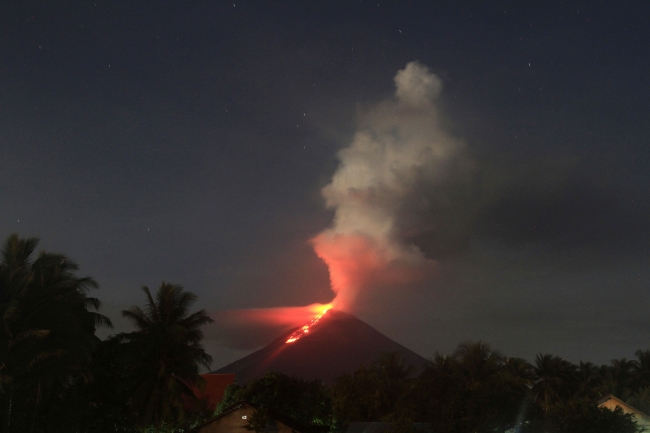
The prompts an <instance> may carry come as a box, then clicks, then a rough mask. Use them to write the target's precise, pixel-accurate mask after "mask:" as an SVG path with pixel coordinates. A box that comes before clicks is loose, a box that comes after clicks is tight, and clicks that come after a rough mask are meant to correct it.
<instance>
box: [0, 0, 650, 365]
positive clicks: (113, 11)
mask: <svg viewBox="0 0 650 433" xmlns="http://www.w3.org/2000/svg"><path fill="white" fill-rule="evenodd" d="M233 1H234V3H233ZM533 3H534V4H533ZM649 19H650V3H648V2H647V1H622V2H613V1H612V2H593V1H585V2H566V1H562V2H559V1H548V2H520V1H503V2H483V1H476V2H470V1H453V2H452V1H448V2H432V1H431V2H430V1H422V2H415V1H413V2H409V1H390V2H387V1H385V0H381V1H379V2H377V0H373V1H367V0H362V1H352V0H351V1H345V2H344V1H323V2H308V1H277V2H276V1H273V2H271V1H268V2H263V1H250V0H244V1H241V0H232V1H231V2H223V1H195V2H171V1H159V2H139V1H110V2H109V1H97V2H93V1H83V2H81V1H79V2H75V1H67V2H37V1H23V0H21V1H17V0H16V1H8V2H3V4H2V5H1V6H0V235H1V236H2V237H6V236H8V235H9V234H11V233H13V232H17V233H19V234H20V235H21V236H38V237H40V239H41V244H40V248H42V249H45V250H47V251H52V252H62V253H64V254H66V255H67V256H68V257H70V258H71V259H73V260H74V261H76V262H78V263H79V264H80V267H81V269H80V274H82V275H90V276H92V277H94V278H95V279H96V280H97V281H98V282H99V284H100V286H101V288H100V290H98V291H97V292H95V293H94V295H95V296H97V297H98V298H99V299H100V300H101V301H102V302H103V304H104V306H103V309H102V312H103V313H104V314H106V315H108V316H109V317H110V318H111V319H112V320H113V322H114V323H115V324H116V329H115V330H113V331H110V332H113V333H114V332H120V331H125V330H129V329H130V328H129V325H128V323H126V322H125V321H123V319H121V318H120V315H119V312H120V311H121V310H122V309H125V308H127V307H129V306H131V305H135V304H142V303H143V301H144V296H143V294H142V292H141V291H140V286H142V285H147V286H149V287H150V288H152V289H155V288H157V287H158V286H159V285H160V283H161V281H163V280H164V281H168V282H172V283H176V284H180V285H183V286H184V287H185V288H186V289H188V290H190V291H192V292H194V293H196V294H197V295H199V301H198V302H197V304H196V305H195V306H196V308H205V309H206V310H207V311H209V312H210V313H211V314H212V315H213V316H214V317H215V318H217V319H219V318H220V317H221V316H222V315H223V312H226V311H232V310H239V309H249V308H256V309H257V308H271V307H286V306H304V305H308V304H312V303H315V302H321V303H327V302H330V301H331V300H332V298H333V297H334V293H333V292H332V290H331V289H330V281H329V276H328V268H327V266H326V265H325V264H324V263H323V261H321V260H320V259H319V258H318V257H317V255H316V254H315V252H314V249H313V247H312V244H311V243H310V239H313V238H314V237H315V236H317V235H318V234H319V233H321V232H323V231H324V230H326V229H328V228H330V227H332V224H333V218H334V217H335V213H336V208H332V207H330V208H327V207H326V200H325V198H324V196H323V193H322V192H321V190H322V189H323V188H324V187H326V186H327V185H328V184H330V182H331V181H332V178H333V176H334V175H335V173H337V170H340V169H341V168H342V167H343V166H344V165H345V164H346V163H345V162H342V161H343V159H344V157H343V156H342V155H345V151H344V152H343V153H340V151H341V149H345V148H348V147H349V146H351V145H352V143H353V142H355V140H356V138H355V137H358V136H359V135H358V134H359V132H363V131H366V132H368V131H370V132H369V134H370V136H372V137H375V138H377V137H380V138H377V139H381V137H382V134H384V135H383V136H391V137H393V138H392V139H394V140H395V145H396V146H398V147H399V146H400V145H401V141H400V140H402V138H403V137H402V136H401V135H400V131H407V132H408V131H411V132H413V131H415V132H417V133H421V132H422V131H424V133H423V134H424V135H425V136H426V137H427V138H426V139H431V140H433V141H435V143H438V141H436V140H438V139H440V140H442V141H443V142H444V143H447V144H445V146H446V147H445V146H443V147H442V148H444V149H445V151H446V152H447V153H446V154H445V156H444V157H440V158H439V159H437V160H436V161H437V162H436V163H435V164H434V163H430V164H429V163H427V162H426V161H425V162H424V163H423V164H421V165H418V166H417V167H415V168H414V169H413V170H412V171H410V170H406V169H405V170H402V171H400V173H398V174H400V176H401V175H404V176H406V175H408V176H411V174H413V176H414V177H413V178H410V177H409V179H410V180H403V179H402V177H400V179H402V180H400V182H402V181H403V183H401V184H400V185H402V186H404V185H406V186H407V187H405V188H403V189H402V190H400V191H401V192H400V194H401V195H399V197H398V198H397V199H395V197H394V195H390V194H389V195H388V196H386V197H383V196H382V197H383V198H379V199H377V200H378V202H381V203H382V206H384V207H383V208H382V209H384V210H385V209H388V208H390V218H389V219H390V221H391V230H390V238H391V242H394V243H395V244H396V245H401V246H402V247H404V248H411V249H414V250H417V251H419V253H421V255H422V256H423V257H425V259H424V260H425V261H426V263H428V264H430V265H431V267H432V268H433V270H432V271H431V272H427V273H426V275H424V276H423V277H422V278H420V279H418V280H417V281H415V280H409V281H400V280H399V279H396V280H390V279H384V278H383V277H381V275H380V276H378V277H377V278H376V280H382V281H380V282H377V281H375V282H373V283H368V284H367V286H368V287H364V289H363V290H360V291H359V293H358V295H357V297H356V300H355V302H354V303H352V304H350V306H349V308H348V309H349V311H351V312H352V313H354V314H356V315H357V316H358V317H359V318H361V319H362V320H364V321H366V322H367V323H369V324H370V325H372V326H373V327H375V328H376V329H378V330H379V331H381V332H383V333H385V334H386V335H387V336H389V337H391V338H393V339H394V340H396V341H398V342H399V343H401V344H403V345H405V346H407V347H409V348H410V349H412V350H414V351H416V352H418V353H419V354H421V355H423V356H426V357H430V356H432V355H433V354H434V352H435V351H439V352H441V353H448V352H450V351H451V350H453V348H454V347H455V346H456V345H457V344H458V343H460V342H462V341H466V340H473V341H476V340H479V339H480V340H483V341H486V342H488V343H490V344H491V345H492V346H493V347H495V348H497V349H499V350H501V351H502V352H503V353H505V354H507V355H510V356H521V357H525V358H527V359H528V360H532V359H533V357H534V355H535V354H536V353H538V352H544V353H553V354H555V355H559V356H562V357H565V358H567V359H569V360H571V361H574V362H577V361H579V360H581V359H582V360H589V361H592V362H597V363H605V362H608V361H609V360H610V359H612V358H620V357H628V358H631V357H633V355H634V351H635V350H636V349H645V348H648V347H650V332H649V331H650V314H648V311H649V307H650V290H649V289H650V266H649V265H650V260H649V259H650V197H649V195H648V187H649V186H650V171H649V170H648V166H649V164H650V138H649V137H650V120H649V119H650V50H649V47H650V26H649V25H648V22H649ZM411 62H418V63H411ZM409 64H410V65H411V66H410V67H411V68H415V70H417V71H419V73H420V74H421V76H423V77H429V78H431V79H432V80H434V81H435V83H437V84H436V85H438V84H440V85H441V86H440V88H437V87H436V89H437V90H436V92H435V94H433V93H431V95H430V96H431V99H430V105H427V107H428V108H426V109H420V108H421V107H420V108H417V107H416V108H414V109H413V110H415V112H417V113H416V115H413V116H415V117H409V116H410V115H409V114H408V113H412V112H414V111H413V110H411V111H409V110H410V109H407V108H408V107H407V108H404V107H403V106H402V105H400V104H402V102H400V101H402V100H400V96H399V90H398V93H397V96H396V81H395V77H396V75H397V74H398V71H404V70H406V69H405V68H407V65H409ZM407 69H408V68H407ZM408 70H412V69H408ZM436 80H437V81H436ZM416 96H417V94H416ZM426 101H429V99H426ZM426 101H425V102H426ZM411 102H412V100H411ZM416 102H417V101H416ZM418 103H419V102H418ZM423 104H425V103H423ZM426 104H429V102H426ZM426 104H425V105H426ZM416 105H417V104H416ZM400 107H401V108H400ZM400 110H401V111H400ZM404 110H406V111H404ZM418 110H420V111H418ZM427 110H428V111H427ZM403 113H407V114H406V115H405V116H404V117H400V115H401V114H403ZM418 113H419V114H418ZM431 113H432V114H431ZM393 114H395V115H394V116H393ZM429 114H431V116H433V117H435V119H434V120H431V119H429V117H427V116H429ZM433 117H432V119H433ZM388 118H390V119H394V120H387V119H388ZM404 119H407V120H404ZM408 119H411V120H408ZM414 119H415V120H414ZM427 119H429V120H427ZM386 122H388V123H386ZM391 122H394V123H391ZM408 122H410V123H408ZM432 125H433V126H432ZM381 128H384V129H381ZM400 128H405V129H403V130H401V129H400ZM409 128H411V129H409ZM377 131H381V132H377ZM395 131H397V132H395ZM432 131H433V132H432ZM391 134H393V135H391ZM436 134H437V135H436ZM416 135H417V134H416ZM420 135H422V134H420ZM434 135H435V137H434ZM436 137H437V138H436ZM440 137H442V138H440ZM433 141H432V142H433ZM435 146H439V144H435ZM438 148H440V147H436V149H438ZM378 163H379V162H378ZM349 167H351V166H348V168H349ZM352 167H353V166H352ZM389 172H390V170H389ZM414 173H415V174H414ZM368 200H369V201H368V203H371V202H372V200H374V199H372V200H371V199H368ZM386 203H390V204H386ZM387 206H388V207H387ZM373 209H375V208H373ZM382 212H383V211H382ZM382 275H383V274H382ZM231 325H232V324H226V323H224V321H223V320H218V321H217V323H216V324H215V325H212V327H211V328H210V329H209V330H206V334H207V340H206V341H205V345H206V347H207V348H208V350H209V352H210V353H211V354H212V355H213V356H214V358H215V361H214V363H213V367H214V368H218V367H221V366H223V365H225V364H227V363H229V362H231V361H233V360H235V359H237V358H239V357H241V356H243V355H245V354H247V353H250V351H252V350H253V349H255V348H258V347H260V346H261V345H263V344H266V343H268V342H270V339H271V338H273V337H275V336H276V335H277V333H278V332H280V329H279V328H277V327H272V326H262V327H260V328H259V329H255V328H254V327H251V326H248V327H243V328H241V329H239V328H237V329H235V327H233V326H231ZM108 333H109V331H102V333H101V335H102V336H105V335H107V334H108Z"/></svg>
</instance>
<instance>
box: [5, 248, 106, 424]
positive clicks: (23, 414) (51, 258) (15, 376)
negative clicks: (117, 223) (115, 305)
mask: <svg viewBox="0 0 650 433" xmlns="http://www.w3.org/2000/svg"><path fill="white" fill-rule="evenodd" d="M37 245H38V240H37V239H36V238H30V239H21V238H19V237H18V235H12V236H10V237H9V238H8V239H7V241H6V242H5V244H4V247H3V249H2V252H1V257H0V325H1V326H0V396H1V398H2V400H1V402H0V403H1V407H2V408H3V412H2V413H3V415H4V416H3V418H2V424H1V425H2V426H3V430H4V431H20V432H33V431H43V430H44V428H45V426H47V428H48V429H49V431H66V429H70V428H71V426H70V422H74V421H75V420H76V421H78V418H77V417H75V416H72V417H71V418H70V419H69V420H68V422H67V423H66V422H64V419H62V416H61V415H62V414H67V413H70V414H74V413H76V412H79V411H83V409H84V407H85V404H86V403H85V402H84V401H83V398H82V396H81V395H80V391H79V389H80V387H82V386H83V385H84V384H88V383H90V382H91V381H92V379H93V373H94V371H93V361H94V352H95V349H96V347H97V345H98V344H99V339H98V338H97V337H96V336H95V330H96V328H97V327H98V326H111V322H110V320H109V319H108V318H107V317H105V316H103V315H101V314H99V313H97V312H96V311H97V310H98V309H99V306H100V302H99V301H98V300H97V299H96V298H92V297H89V296H88V292H89V291H90V290H91V289H96V288H97V283H96V282H95V281H94V280H93V279H91V278H89V277H78V276H77V275H76V274H75V272H76V271H77V270H78V266H77V264H76V263H74V262H72V261H71V260H69V259H68V258H66V257H65V256H63V255H61V254H51V253H45V252H41V253H40V254H38V256H36V257H34V250H35V249H36V246H37ZM67 431H69V430H67Z"/></svg>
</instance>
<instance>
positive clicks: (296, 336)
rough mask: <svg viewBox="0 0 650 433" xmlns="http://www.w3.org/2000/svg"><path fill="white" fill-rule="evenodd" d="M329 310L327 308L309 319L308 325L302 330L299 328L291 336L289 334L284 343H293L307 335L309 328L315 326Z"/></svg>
mask: <svg viewBox="0 0 650 433" xmlns="http://www.w3.org/2000/svg"><path fill="white" fill-rule="evenodd" d="M329 310H330V309H329V308H327V309H326V310H324V311H323V312H322V313H320V314H319V315H317V316H316V317H314V318H313V319H311V320H310V321H309V323H307V324H306V325H304V326H303V327H302V328H299V329H298V330H297V331H295V332H294V333H293V334H291V335H290V336H289V338H288V339H287V341H286V343H293V342H294V341H296V340H300V338H302V337H304V336H305V335H307V334H309V330H310V329H311V327H312V326H314V325H315V324H317V323H318V321H319V320H320V319H321V317H323V316H324V315H325V313H327V312H328V311H329Z"/></svg>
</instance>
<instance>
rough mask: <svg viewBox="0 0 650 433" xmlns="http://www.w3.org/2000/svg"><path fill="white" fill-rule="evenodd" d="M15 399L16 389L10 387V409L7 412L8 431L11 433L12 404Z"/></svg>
mask: <svg viewBox="0 0 650 433" xmlns="http://www.w3.org/2000/svg"><path fill="white" fill-rule="evenodd" d="M13 399H14V389H13V387H12V388H9V410H8V413H7V433H9V429H10V428H11V404H12V402H13Z"/></svg>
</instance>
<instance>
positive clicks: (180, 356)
mask: <svg viewBox="0 0 650 433" xmlns="http://www.w3.org/2000/svg"><path fill="white" fill-rule="evenodd" d="M143 291H144V293H145V295H146V298H147V301H146V304H145V307H144V308H142V307H138V306H134V307H131V308H130V309H128V310H125V311H123V312H122V315H123V316H124V317H126V318H127V319H129V320H131V321H132V322H133V324H134V325H135V327H136V329H137V331H135V332H131V333H126V334H120V335H119V336H118V338H119V340H120V341H121V342H123V344H124V345H125V350H126V353H127V355H128V356H129V359H128V362H129V369H128V371H127V372H126V374H125V376H126V377H125V380H126V382H127V383H129V384H130V385H131V387H130V395H131V396H130V398H129V407H130V408H131V410H132V411H133V413H134V415H135V419H136V425H137V426H138V427H139V428H140V429H142V430H143V431H144V430H146V429H147V428H148V427H153V429H154V431H173V430H174V428H177V427H180V426H183V425H185V424H187V423H188V422H191V421H192V419H191V417H190V414H191V412H192V411H191V408H192V407H195V406H196V405H197V404H199V402H198V401H197V399H196V397H195V396H194V392H193V391H192V388H193V387H196V388H200V387H202V386H203V385H204V380H203V379H202V378H201V376H200V375H199V367H200V366H205V367H206V368H207V367H209V366H210V363H211V362H212V358H211V357H210V355H208V354H207V353H205V350H203V346H202V345H201V340H202V339H203V332H202V331H201V327H202V326H204V325H206V324H208V323H211V322H212V319H210V317H208V315H207V314H206V313H205V311H204V310H200V311H196V312H194V313H190V312H189V308H190V306H191V305H192V304H193V303H194V302H195V301H196V299H197V297H196V295H194V294H192V293H190V292H187V291H184V290H183V289H182V287H180V286H175V285H172V284H168V283H165V282H163V283H162V285H161V286H160V288H159V289H158V291H157V293H156V297H155V299H154V298H153V296H152V295H151V292H150V291H149V289H148V288H147V287H143Z"/></svg>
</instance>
